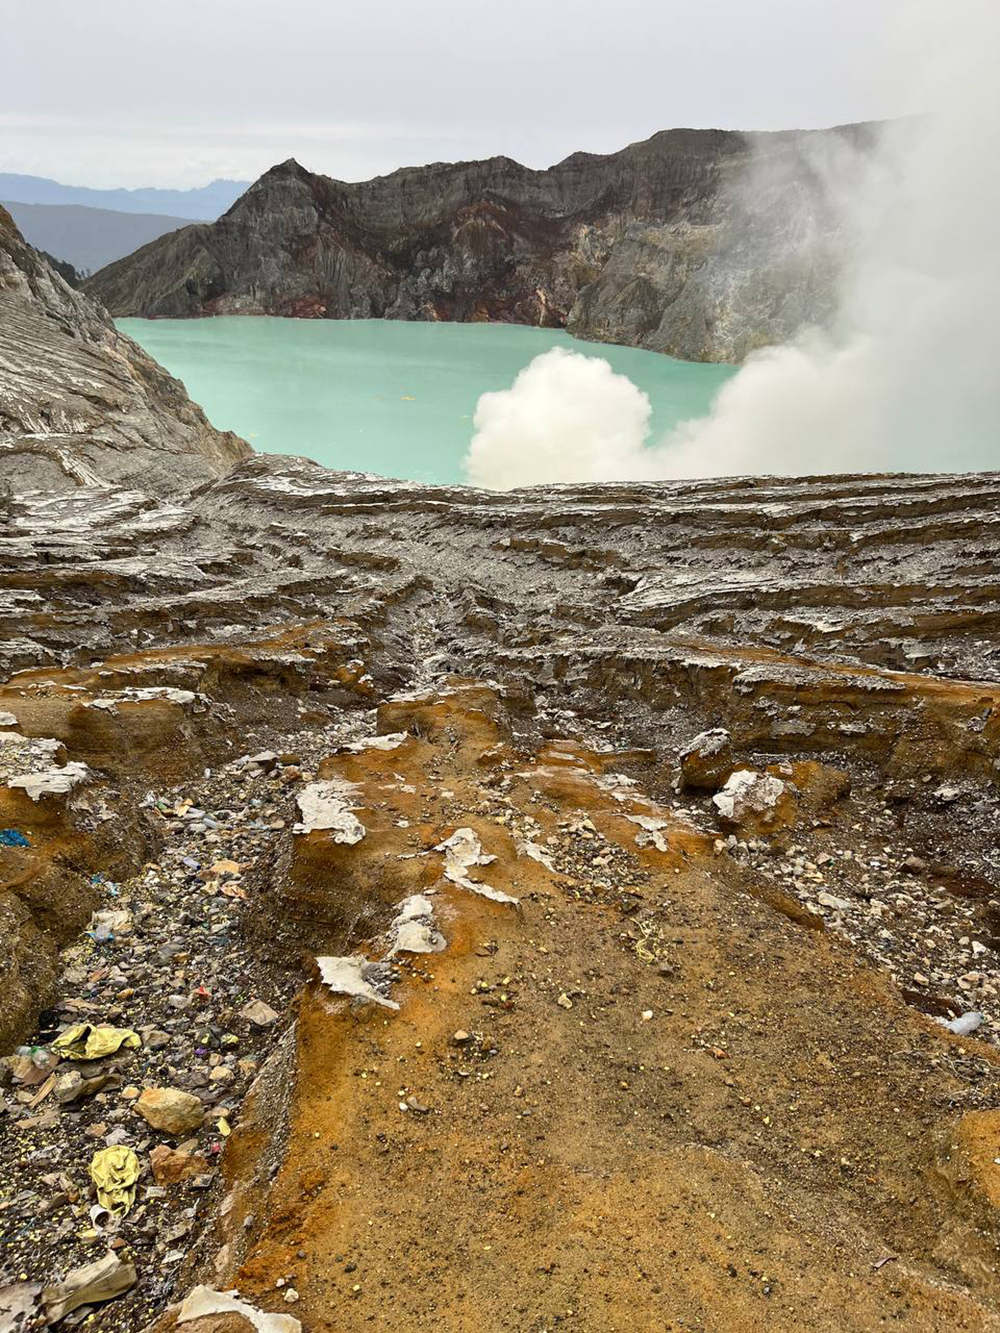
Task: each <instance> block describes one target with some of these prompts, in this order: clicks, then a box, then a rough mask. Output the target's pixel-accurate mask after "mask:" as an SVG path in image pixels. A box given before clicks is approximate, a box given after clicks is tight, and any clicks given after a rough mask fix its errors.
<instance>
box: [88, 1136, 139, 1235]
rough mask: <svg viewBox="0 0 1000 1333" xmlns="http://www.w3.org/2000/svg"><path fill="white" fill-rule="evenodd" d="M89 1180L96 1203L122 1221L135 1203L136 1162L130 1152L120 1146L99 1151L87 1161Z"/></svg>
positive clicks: (137, 1175) (132, 1153)
mask: <svg viewBox="0 0 1000 1333" xmlns="http://www.w3.org/2000/svg"><path fill="white" fill-rule="evenodd" d="M90 1178H91V1180H92V1181H93V1182H94V1184H95V1185H96V1186H97V1201H98V1203H100V1205H101V1207H102V1208H107V1210H108V1211H109V1212H111V1213H117V1214H118V1215H119V1216H120V1217H124V1216H125V1214H126V1213H127V1212H128V1210H129V1209H130V1208H131V1207H132V1205H133V1204H134V1203H135V1187H136V1183H137V1181H138V1179H139V1159H138V1157H136V1155H135V1153H134V1152H133V1151H132V1149H131V1148H123V1147H122V1146H121V1145H118V1146H117V1147H114V1148H101V1150H100V1151H99V1152H95V1153H94V1156H93V1157H92V1158H91V1162H90Z"/></svg>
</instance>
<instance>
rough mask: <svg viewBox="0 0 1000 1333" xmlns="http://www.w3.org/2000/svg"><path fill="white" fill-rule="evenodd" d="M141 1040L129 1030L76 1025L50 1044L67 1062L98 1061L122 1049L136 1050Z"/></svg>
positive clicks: (88, 1024)
mask: <svg viewBox="0 0 1000 1333" xmlns="http://www.w3.org/2000/svg"><path fill="white" fill-rule="evenodd" d="M141 1045H142V1038H141V1037H140V1036H139V1034H138V1032H133V1031H132V1029H131V1028H114V1027H94V1025H93V1024H92V1023H77V1024H76V1025H75V1026H74V1027H71V1028H67V1029H66V1031H65V1032H60V1034H59V1036H58V1037H56V1039H55V1041H54V1042H53V1043H52V1049H53V1050H54V1051H58V1052H59V1054H60V1055H62V1056H64V1057H65V1058H66V1059H67V1060H100V1058H101V1057H102V1056H103V1055H114V1053H115V1051H120V1050H121V1049H122V1048H123V1047H124V1048H125V1049H127V1050H130V1051H135V1050H138V1049H139V1047H140V1046H141Z"/></svg>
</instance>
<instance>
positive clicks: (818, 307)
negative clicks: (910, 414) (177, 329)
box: [86, 125, 877, 361]
mask: <svg viewBox="0 0 1000 1333" xmlns="http://www.w3.org/2000/svg"><path fill="white" fill-rule="evenodd" d="M876 133H877V130H876V128H875V127H874V126H871V125H858V126H846V127H841V128H839V129H834V130H826V131H803V132H788V133H779V134H741V133H736V132H730V131H723V130H683V129H682V130H668V131H663V132H661V133H659V134H654V135H653V136H652V138H650V139H647V140H645V141H643V142H640V143H635V144H631V145H629V146H628V147H627V148H623V149H622V150H621V151H620V152H617V153H612V154H610V155H607V156H601V155H598V154H594V153H574V154H573V155H572V156H571V157H568V158H566V159H565V161H563V162H560V163H558V164H557V165H556V166H553V167H551V168H549V169H548V170H546V171H532V170H529V169H528V168H526V167H523V166H521V165H519V164H518V163H517V162H514V161H512V160H511V159H510V158H506V157H496V158H490V159H488V160H486V161H482V162H459V163H452V164H446V163H436V164H434V165H431V166H426V167H415V168H407V169H404V170H401V171H396V172H393V173H392V174H391V175H389V176H382V177H379V178H377V179H375V180H371V181H366V182H363V183H360V184H347V183H345V182H343V181H336V180H331V179H330V178H329V177H326V176H319V175H315V174H314V173H312V172H310V171H307V170H306V169H305V168H304V167H302V166H300V165H299V164H298V163H297V162H296V161H294V160H289V161H287V162H283V163H281V164H280V165H278V166H275V167H273V168H272V169H271V170H270V171H268V172H266V173H265V174H264V175H263V176H262V177H261V178H260V180H258V181H257V182H256V183H255V184H254V185H253V186H252V187H251V188H250V189H249V190H248V191H247V193H246V194H245V195H243V196H242V198H241V199H239V200H238V201H237V202H236V203H235V204H234V205H233V207H232V208H231V209H230V210H229V212H228V213H226V214H225V215H224V216H223V217H222V218H220V219H219V220H218V221H217V222H215V223H211V224H203V225H196V226H191V227H185V228H184V229H183V230H181V231H176V232H172V233H170V234H169V235H166V236H163V237H161V238H159V239H158V240H156V241H153V242H151V243H150V244H149V245H146V246H143V248H142V249H140V250H137V251H136V252H135V254H133V255H129V256H127V257H126V258H124V259H121V260H118V261H117V262H115V263H113V264H110V265H108V267H107V268H104V269H102V270H101V271H100V272H99V273H97V274H95V275H94V276H93V277H92V278H91V279H89V280H88V282H87V284H86V290H87V291H89V292H90V293H91V294H92V295H94V296H97V297H98V298H99V299H100V300H101V301H103V302H104V304H105V305H106V306H107V307H108V309H109V310H110V311H111V313H112V314H114V315H116V316H117V315H149V316H153V315H165V316H184V315H213V314H276V315H293V316H299V317H308V318H325V319H348V318H366V319H367V318H379V317H384V318H387V319H421V320H498V321H507V322H512V323H521V324H536V325H542V326H545V327H550V328H566V329H568V330H569V331H570V332H571V333H573V334H576V335H577V336H578V337H581V338H589V339H597V340H602V341H605V342H616V343H626V344H630V345H634V346H637V347H645V348H649V349H651V350H653V351H658V352H667V353H670V354H671V355H673V356H679V357H683V358H686V359H689V360H696V361H740V360H742V359H743V358H744V357H745V356H746V355H747V353H748V352H750V351H753V350H754V349H755V348H758V347H760V346H762V345H764V344H768V343H775V342H782V341H784V340H785V339H787V338H788V337H789V336H790V335H791V334H792V333H794V332H795V330H796V329H797V328H799V327H800V326H801V325H802V324H805V323H815V322H822V321H823V320H824V319H825V318H826V317H827V315H828V314H829V312H830V310H831V306H832V300H833V294H834V290H835V276H836V272H837V267H838V262H837V229H838V222H839V219H838V217H837V216H836V212H835V209H834V208H833V207H832V205H831V198H830V195H829V193H828V192H826V191H825V190H824V183H823V172H822V171H821V170H817V169H816V165H817V161H818V160H819V159H821V158H822V157H824V156H826V155H828V154H830V153H837V152H840V153H844V152H852V151H859V152H864V151H865V150H866V147H867V146H868V145H870V144H871V142H872V141H873V138H874V136H875V134H876ZM751 187H752V188H751Z"/></svg>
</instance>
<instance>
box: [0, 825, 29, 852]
mask: <svg viewBox="0 0 1000 1333" xmlns="http://www.w3.org/2000/svg"><path fill="white" fill-rule="evenodd" d="M30 846H31V843H30V842H29V841H28V839H27V838H26V837H25V836H24V834H23V833H22V832H21V830H20V829H16V828H4V829H0V847H30Z"/></svg>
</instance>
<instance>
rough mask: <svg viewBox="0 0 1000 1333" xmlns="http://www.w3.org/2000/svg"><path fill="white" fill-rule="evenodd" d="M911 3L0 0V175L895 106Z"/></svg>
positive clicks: (761, 123) (310, 161)
mask: <svg viewBox="0 0 1000 1333" xmlns="http://www.w3.org/2000/svg"><path fill="white" fill-rule="evenodd" d="M912 6H913V0H833V2H832V3H831V0H614V2H613V3H608V0H572V2H568V0H425V3H422V4H421V3H419V2H415V0H375V2H374V3H361V4H358V3H351V4H349V5H347V4H343V3H337V2H336V0H332V2H331V0H97V2H96V3H94V4H81V3H80V0H0V42H2V44H3V49H4V57H3V78H2V80H0V171H19V172H28V173H31V174H34V175H39V176H51V177H55V178H56V179H57V180H61V181H63V182H65V183H68V184H73V185H92V186H118V185H128V186H137V185H163V186H192V185H201V184H205V183H206V182H207V181H209V180H211V179H213V178H215V177H217V176H228V177H235V178H239V179H253V178H255V177H256V176H258V175H260V173H261V172H262V171H264V170H266V168H267V167H269V166H271V165H272V164H273V163H275V162H279V161H282V160H283V159H285V158H287V157H296V158H298V159H299V161H300V162H302V163H303V164H304V165H305V166H307V167H309V168H310V169H312V170H314V171H321V172H324V173H326V174H328V175H332V176H338V177H341V178H343V179H347V180H360V179H364V178H366V177H369V176H372V175H378V174H380V173H383V172H386V171H391V170H393V169H394V168H395V167H398V166H407V165H414V164H418V163H422V162H428V161H439V160H455V159H461V158H472V157H482V156H486V155H489V154H492V153H506V154H508V155H509V156H511V157H515V158H518V159H519V160H520V161H522V162H526V163H527V164H529V165H530V166H536V167H540V166H548V165H549V164H551V163H552V162H554V161H558V160H559V159H560V158H562V157H565V156H566V155H567V154H568V153H570V152H573V151H574V150H576V149H588V150H591V151H595V152H608V151H611V150H613V149H616V148H620V147H622V146H623V145H624V144H626V143H630V142H633V141H635V140H636V139H641V138H645V137H646V136H647V135H649V134H651V133H653V131H654V130H658V129H666V128H670V127H672V126H678V125H689V126H705V125H713V126H721V127H725V128H739V129H779V128H788V127H792V126H819V125H829V124H835V123H840V122H844V121H851V120H862V119H868V118H876V117H882V116H892V115H898V114H902V113H906V112H909V111H913V110H919V109H921V108H918V107H914V106H912V105H909V104H908V102H907V95H906V93H905V92H904V91H903V88H904V82H905V81H904V79H902V78H900V79H899V80H896V79H895V78H894V77H893V76H892V75H891V74H887V73H886V68H887V63H886V59H885V57H886V51H887V49H889V48H891V49H892V50H893V51H894V56H895V58H894V60H893V61H892V62H891V63H890V66H889V67H890V69H891V68H900V69H902V68H903V67H905V55H906V50H905V48H906V42H907V40H908V29H909V18H910V17H912V12H913V8H912Z"/></svg>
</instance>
